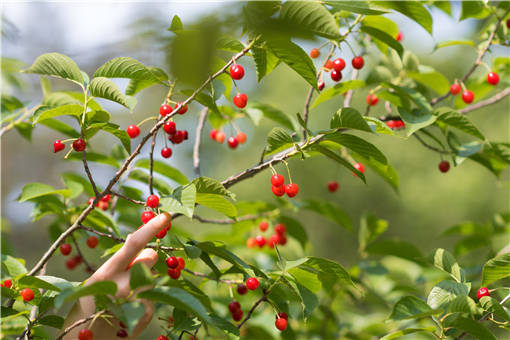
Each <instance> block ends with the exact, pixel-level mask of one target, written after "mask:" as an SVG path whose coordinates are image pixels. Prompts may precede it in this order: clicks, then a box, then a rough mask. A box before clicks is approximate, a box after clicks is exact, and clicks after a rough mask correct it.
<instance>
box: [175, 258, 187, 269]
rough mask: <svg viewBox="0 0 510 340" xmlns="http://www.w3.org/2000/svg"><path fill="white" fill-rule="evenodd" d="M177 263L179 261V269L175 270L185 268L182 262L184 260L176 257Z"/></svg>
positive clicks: (184, 263)
mask: <svg viewBox="0 0 510 340" xmlns="http://www.w3.org/2000/svg"><path fill="white" fill-rule="evenodd" d="M177 261H179V267H177V269H179V270H183V269H184V267H186V262H185V261H184V259H183V258H182V257H178V258H177Z"/></svg>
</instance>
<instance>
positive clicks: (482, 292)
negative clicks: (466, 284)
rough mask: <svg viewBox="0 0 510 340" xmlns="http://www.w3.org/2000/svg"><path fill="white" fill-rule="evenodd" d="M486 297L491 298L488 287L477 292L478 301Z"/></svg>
mask: <svg viewBox="0 0 510 340" xmlns="http://www.w3.org/2000/svg"><path fill="white" fill-rule="evenodd" d="M484 296H491V294H490V293H489V290H488V289H487V287H481V288H480V289H478V291H477V292H476V297H477V298H478V300H480V299H481V298H483V297H484Z"/></svg>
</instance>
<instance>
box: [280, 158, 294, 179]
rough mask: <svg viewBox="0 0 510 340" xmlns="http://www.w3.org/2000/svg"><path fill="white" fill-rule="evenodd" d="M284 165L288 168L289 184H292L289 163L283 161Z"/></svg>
mask: <svg viewBox="0 0 510 340" xmlns="http://www.w3.org/2000/svg"><path fill="white" fill-rule="evenodd" d="M282 162H283V164H285V167H286V168H287V174H288V175H289V182H290V183H292V177H291V176H290V169H289V164H288V163H287V161H286V160H282Z"/></svg>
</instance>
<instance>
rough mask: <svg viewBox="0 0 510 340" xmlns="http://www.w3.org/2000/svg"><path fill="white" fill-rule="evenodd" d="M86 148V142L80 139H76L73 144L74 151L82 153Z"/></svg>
mask: <svg viewBox="0 0 510 340" xmlns="http://www.w3.org/2000/svg"><path fill="white" fill-rule="evenodd" d="M86 147H87V142H85V141H84V140H83V139H82V138H78V139H77V140H75V141H74V142H73V149H74V151H83V150H85V148H86Z"/></svg>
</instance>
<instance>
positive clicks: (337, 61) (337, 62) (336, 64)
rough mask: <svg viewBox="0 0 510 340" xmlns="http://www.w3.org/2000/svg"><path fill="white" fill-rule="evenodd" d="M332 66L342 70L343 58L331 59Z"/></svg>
mask: <svg viewBox="0 0 510 340" xmlns="http://www.w3.org/2000/svg"><path fill="white" fill-rule="evenodd" d="M333 68H334V69H335V70H336V71H338V72H340V71H342V70H343V69H344V68H345V60H343V59H342V58H336V59H335V60H333Z"/></svg>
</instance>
